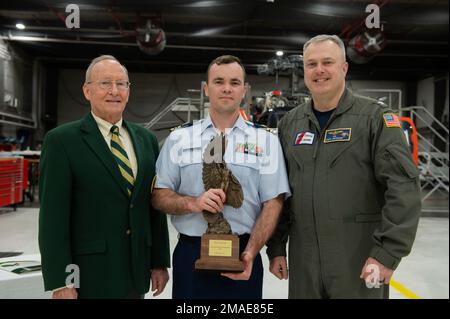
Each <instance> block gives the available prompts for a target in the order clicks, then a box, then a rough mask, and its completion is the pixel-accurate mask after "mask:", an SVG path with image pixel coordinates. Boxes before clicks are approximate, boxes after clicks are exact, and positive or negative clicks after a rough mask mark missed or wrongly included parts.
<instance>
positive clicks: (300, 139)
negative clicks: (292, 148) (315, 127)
mask: <svg viewBox="0 0 450 319" xmlns="http://www.w3.org/2000/svg"><path fill="white" fill-rule="evenodd" d="M313 142H314V133H312V132H306V131H303V132H299V133H297V136H296V137H295V141H294V145H302V144H307V145H312V143H313Z"/></svg>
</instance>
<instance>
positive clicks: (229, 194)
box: [202, 133, 244, 234]
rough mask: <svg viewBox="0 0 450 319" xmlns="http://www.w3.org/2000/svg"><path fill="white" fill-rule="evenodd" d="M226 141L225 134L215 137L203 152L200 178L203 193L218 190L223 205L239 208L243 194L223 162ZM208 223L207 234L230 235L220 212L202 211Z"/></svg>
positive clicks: (229, 230)
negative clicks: (220, 192) (223, 194)
mask: <svg viewBox="0 0 450 319" xmlns="http://www.w3.org/2000/svg"><path fill="white" fill-rule="evenodd" d="M226 147H227V140H226V137H225V134H223V133H221V134H220V135H216V136H215V137H214V138H213V139H212V140H211V142H210V143H209V144H208V146H207V147H206V149H205V151H204V152H203V170H202V178H203V185H204V187H205V191H207V190H209V189H211V188H220V189H222V190H223V192H224V193H225V196H226V199H225V203H224V204H225V205H230V206H231V207H233V208H239V207H241V205H242V202H243V201H244V193H243V192H242V187H241V184H240V183H239V181H238V180H237V178H236V177H235V176H234V175H233V173H232V172H231V171H230V170H229V169H228V168H227V164H226V163H225V160H224V155H225V150H226ZM203 217H204V218H205V220H206V221H207V222H208V229H207V231H206V233H207V234H231V227H230V224H229V223H228V222H227V221H226V219H225V218H224V216H223V213H222V212H219V213H217V214H214V213H210V212H207V211H203Z"/></svg>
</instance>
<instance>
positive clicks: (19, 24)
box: [16, 23, 25, 30]
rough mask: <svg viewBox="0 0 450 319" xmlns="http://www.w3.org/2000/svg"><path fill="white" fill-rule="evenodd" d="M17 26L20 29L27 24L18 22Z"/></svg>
mask: <svg viewBox="0 0 450 319" xmlns="http://www.w3.org/2000/svg"><path fill="white" fill-rule="evenodd" d="M16 28H17V29H19V30H23V29H25V25H24V24H23V23H16Z"/></svg>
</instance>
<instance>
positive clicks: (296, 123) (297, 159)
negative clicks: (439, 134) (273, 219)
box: [267, 35, 421, 298]
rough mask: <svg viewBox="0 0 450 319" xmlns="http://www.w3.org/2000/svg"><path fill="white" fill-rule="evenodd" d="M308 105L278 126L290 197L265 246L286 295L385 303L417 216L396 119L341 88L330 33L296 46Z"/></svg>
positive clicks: (339, 45) (343, 68)
mask: <svg viewBox="0 0 450 319" xmlns="http://www.w3.org/2000/svg"><path fill="white" fill-rule="evenodd" d="M303 54H304V78H305V84H306V86H307V87H308V89H309V90H310V92H311V95H312V100H311V101H310V102H308V103H306V104H303V105H300V106H299V107H297V108H295V109H294V110H292V111H290V112H289V113H288V114H287V115H286V116H285V117H283V118H282V120H281V121H280V123H279V125H278V130H279V138H280V141H281V145H282V147H283V150H284V156H285V161H286V167H287V170H288V176H289V184H290V187H291V192H292V194H293V195H292V197H290V198H289V199H288V201H287V203H286V205H285V208H284V212H283V215H282V218H281V220H280V223H279V225H278V227H277V230H276V232H275V233H274V235H273V236H272V238H271V240H270V242H269V244H268V251H267V252H268V255H269V258H270V260H271V264H270V271H271V272H272V273H273V274H274V275H275V276H277V277H278V278H280V279H287V278H288V270H287V269H288V268H287V263H286V242H287V239H288V237H289V258H288V260H289V298H388V296H389V295H388V293H389V281H390V279H391V276H392V274H393V272H394V270H395V269H396V267H397V266H398V264H399V262H400V260H401V258H402V257H404V256H406V255H407V254H408V253H409V252H410V250H411V246H412V243H413V241H414V238H415V234H416V230H417V225H418V220H419V215H420V211H421V199H420V188H419V179H418V175H419V172H418V169H417V168H416V167H415V165H414V163H413V161H412V158H411V154H410V151H409V149H408V146H407V143H406V139H405V136H404V133H403V130H402V128H401V125H400V123H399V119H398V117H397V115H395V114H394V113H393V112H392V110H390V109H389V108H388V107H387V106H385V105H382V104H381V103H378V102H377V101H375V100H372V99H369V98H365V97H361V96H357V95H354V94H353V93H352V92H350V91H349V90H348V89H346V87H345V75H346V73H347V70H348V63H347V62H346V60H345V47H344V44H343V42H342V41H341V40H340V39H339V38H338V37H337V36H330V35H319V36H316V37H314V38H312V39H310V40H309V41H308V42H306V43H305V45H304V47H303Z"/></svg>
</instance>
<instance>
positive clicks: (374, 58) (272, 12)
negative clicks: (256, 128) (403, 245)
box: [0, 0, 449, 298]
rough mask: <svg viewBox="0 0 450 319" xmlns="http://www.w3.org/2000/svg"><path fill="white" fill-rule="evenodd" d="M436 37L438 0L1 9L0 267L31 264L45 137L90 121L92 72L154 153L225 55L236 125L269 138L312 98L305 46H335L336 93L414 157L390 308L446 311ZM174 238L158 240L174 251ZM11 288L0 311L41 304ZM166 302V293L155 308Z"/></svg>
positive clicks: (269, 294)
mask: <svg viewBox="0 0 450 319" xmlns="http://www.w3.org/2000/svg"><path fill="white" fill-rule="evenodd" d="M373 6H375V8H376V10H375V9H373V8H374V7H373ZM377 10H378V11H377ZM374 12H375V13H374ZM377 12H378V13H379V15H378V16H377V15H376V14H377ZM448 33H449V4H448V1H446V0H433V1H419V0H377V1H365V0H328V1H325V0H320V1H309V0H302V1H293V0H249V1H235V0H209V1H187V0H166V1H157V0H155V1H139V0H131V1H120V0H108V1H99V0H94V1H84V0H78V1H76V3H75V4H74V3H72V4H71V2H68V1H60V0H57V1H38V0H24V1H11V2H10V1H3V2H2V3H1V4H0V99H1V100H0V258H1V259H0V261H5V260H6V261H11V260H13V261H14V260H23V258H24V256H27V257H29V256H32V257H30V258H34V259H37V260H38V259H39V249H38V245H37V221H38V214H39V199H38V195H39V189H38V187H37V184H38V179H39V171H38V166H39V156H40V150H41V146H42V142H43V139H44V136H45V134H46V133H47V132H48V131H49V130H51V129H53V128H55V127H57V126H59V125H61V124H64V123H68V122H71V121H74V120H77V119H79V118H81V117H82V116H83V115H85V114H87V113H88V112H89V110H90V105H89V103H88V101H87V100H86V99H85V98H84V96H83V92H82V89H81V87H82V85H83V83H84V77H85V70H86V68H87V66H88V65H89V63H90V61H91V60H92V59H93V58H95V57H97V56H99V55H102V54H111V55H113V56H115V57H116V58H117V59H119V60H120V61H121V63H123V64H124V65H125V66H126V67H127V69H128V71H129V76H130V82H131V91H130V92H131V93H130V100H129V102H128V104H127V107H126V109H125V112H124V118H125V119H126V120H129V121H132V122H135V123H138V124H140V125H142V126H144V127H146V128H147V129H149V130H150V131H152V132H153V133H155V135H156V136H157V138H158V141H159V143H160V146H161V145H162V143H163V142H164V139H165V138H166V137H167V136H168V134H169V133H170V129H171V128H173V127H176V126H178V125H180V124H182V123H185V122H190V121H193V120H197V119H201V118H203V117H204V116H205V114H207V111H208V99H207V97H206V96H205V95H204V93H203V85H204V81H205V80H206V77H205V72H206V68H207V66H208V64H209V63H210V62H211V61H212V60H213V59H214V58H215V57H217V56H220V55H223V54H232V55H236V56H238V57H239V58H240V59H241V60H242V62H243V64H244V66H245V68H246V72H247V75H248V76H247V82H248V83H247V87H248V90H247V94H246V96H245V98H244V100H243V103H242V109H243V110H244V113H245V116H247V117H248V119H249V120H250V121H253V122H255V123H259V124H263V125H267V126H269V127H272V128H276V125H277V122H278V120H279V119H280V118H281V117H282V116H283V115H284V114H285V113H286V112H287V111H288V110H291V109H293V108H294V107H297V106H298V105H300V104H301V103H303V102H304V101H307V100H308V99H309V98H310V95H309V92H308V90H307V88H306V87H305V85H304V81H303V56H302V46H303V44H304V43H305V42H306V41H307V40H308V39H309V38H311V37H313V36H315V35H318V34H336V35H338V36H339V37H340V38H341V39H343V41H344V43H345V45H346V51H347V61H348V62H349V72H348V74H347V78H346V80H347V86H348V87H349V88H350V89H351V90H353V91H354V92H356V93H358V94H361V95H364V96H369V97H372V98H375V99H378V100H379V101H382V102H384V103H386V104H388V105H390V106H391V108H392V109H393V110H394V111H395V112H397V113H398V114H399V115H400V116H402V117H404V118H409V119H411V121H410V122H407V121H406V120H405V121H404V122H402V123H403V128H404V131H405V135H406V136H407V137H408V138H409V139H410V146H411V151H412V152H413V150H414V149H416V156H417V163H418V167H419V170H420V173H421V175H420V179H421V187H422V204H423V209H422V217H421V220H420V225H419V231H418V234H417V238H416V242H415V244H414V247H413V251H412V252H411V254H410V256H408V257H407V258H405V260H404V261H403V262H402V264H401V266H400V267H399V270H398V271H397V272H396V273H395V275H394V279H395V280H394V282H393V284H392V285H391V298H448V297H449V290H448V287H449V279H448V267H449V261H448V251H449V249H448V241H449V236H448V234H449V227H448V226H449V225H448V216H449V215H448V213H449V208H448V205H449V203H448V193H449V189H448V187H449V183H448V178H449V168H448V151H449V138H448V136H449V131H448V122H449V75H448V47H449V43H448V36H449V35H448ZM413 131H414V132H416V133H417V137H418V139H417V142H414V141H412V140H411V136H412V132H413ZM170 227H171V226H170ZM176 235H177V234H176V231H175V230H174V229H173V228H170V236H171V245H172V248H173V247H174V246H175V243H176ZM14 255H17V256H14ZM263 260H264V263H265V269H266V270H265V271H266V273H265V282H264V298H286V297H287V282H286V281H278V280H277V279H275V278H274V277H273V276H272V275H271V274H270V273H269V272H268V260H267V256H264V257H263ZM21 276H22V277H20V275H17V274H12V273H10V272H8V271H6V270H2V269H0V281H1V282H2V283H0V298H48V297H49V293H48V292H47V293H44V291H43V286H42V282H41V277H40V276H39V271H35V270H33V269H31V270H30V271H29V273H28V274H22V275H21ZM3 282H4V283H5V284H3ZM170 296H171V293H170V284H169V285H168V288H167V290H166V291H165V292H164V293H163V294H162V295H161V296H160V298H170ZM146 297H147V298H151V295H150V294H148V295H147V296H146Z"/></svg>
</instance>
